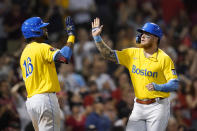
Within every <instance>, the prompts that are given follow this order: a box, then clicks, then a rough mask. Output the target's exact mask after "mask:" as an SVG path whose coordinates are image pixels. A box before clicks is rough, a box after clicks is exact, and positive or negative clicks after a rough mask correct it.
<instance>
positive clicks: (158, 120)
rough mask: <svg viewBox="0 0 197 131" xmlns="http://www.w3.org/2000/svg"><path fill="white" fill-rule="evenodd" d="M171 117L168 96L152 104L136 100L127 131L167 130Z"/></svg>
mask: <svg viewBox="0 0 197 131" xmlns="http://www.w3.org/2000/svg"><path fill="white" fill-rule="evenodd" d="M169 117H170V102H169V99H168V98H165V99H162V100H157V101H156V102H155V103H152V104H148V105H146V104H139V103H137V102H136V101H135V103H134V108H133V111H132V113H131V115H130V117H129V120H128V123H127V127H126V131H165V130H166V127H167V124H168V119H169Z"/></svg>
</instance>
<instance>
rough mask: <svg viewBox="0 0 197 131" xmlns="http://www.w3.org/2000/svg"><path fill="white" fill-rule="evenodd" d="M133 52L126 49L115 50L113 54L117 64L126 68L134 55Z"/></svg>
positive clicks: (131, 49)
mask: <svg viewBox="0 0 197 131" xmlns="http://www.w3.org/2000/svg"><path fill="white" fill-rule="evenodd" d="M134 50H135V49H134V48H127V49H123V50H121V51H118V50H116V51H115V54H116V59H117V61H118V64H121V65H124V66H126V67H128V65H129V63H130V62H131V59H132V56H133V54H134Z"/></svg>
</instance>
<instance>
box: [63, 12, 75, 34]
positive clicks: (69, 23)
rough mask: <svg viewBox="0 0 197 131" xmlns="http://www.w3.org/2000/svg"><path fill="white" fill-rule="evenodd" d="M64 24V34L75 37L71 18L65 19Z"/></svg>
mask: <svg viewBox="0 0 197 131" xmlns="http://www.w3.org/2000/svg"><path fill="white" fill-rule="evenodd" d="M65 23H66V32H67V34H68V35H69V36H70V35H75V25H74V22H73V20H72V18H71V17H70V16H68V17H67V18H66V19H65Z"/></svg>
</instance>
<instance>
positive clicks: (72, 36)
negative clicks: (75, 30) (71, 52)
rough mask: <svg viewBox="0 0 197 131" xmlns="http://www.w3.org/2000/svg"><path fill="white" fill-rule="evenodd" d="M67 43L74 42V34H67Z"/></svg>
mask: <svg viewBox="0 0 197 131" xmlns="http://www.w3.org/2000/svg"><path fill="white" fill-rule="evenodd" d="M67 43H72V44H74V43H75V36H74V35H69V36H68V40H67Z"/></svg>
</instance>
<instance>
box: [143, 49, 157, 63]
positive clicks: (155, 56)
mask: <svg viewBox="0 0 197 131" xmlns="http://www.w3.org/2000/svg"><path fill="white" fill-rule="evenodd" d="M158 54H159V49H158V50H157V51H156V52H155V53H153V54H152V55H151V56H150V57H149V58H146V57H145V54H144V49H143V50H142V56H143V57H144V58H145V59H149V60H151V61H155V62H157V61H158V59H157V58H158Z"/></svg>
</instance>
